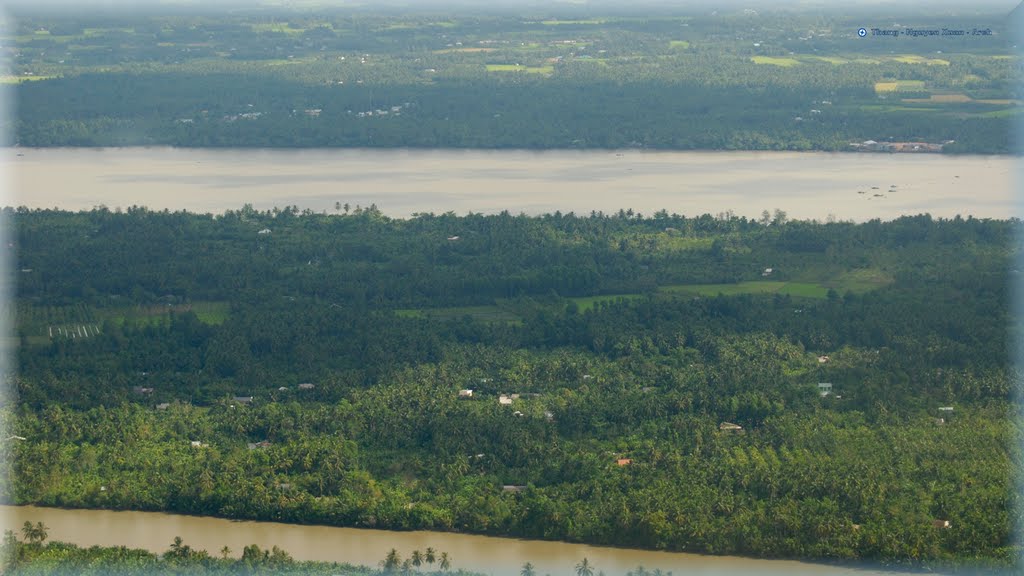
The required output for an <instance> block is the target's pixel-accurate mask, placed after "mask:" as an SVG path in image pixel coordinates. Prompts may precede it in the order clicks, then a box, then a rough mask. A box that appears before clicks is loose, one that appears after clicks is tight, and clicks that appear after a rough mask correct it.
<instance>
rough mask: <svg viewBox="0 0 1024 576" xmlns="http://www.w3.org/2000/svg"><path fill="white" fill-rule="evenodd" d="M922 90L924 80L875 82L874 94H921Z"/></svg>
mask: <svg viewBox="0 0 1024 576" xmlns="http://www.w3.org/2000/svg"><path fill="white" fill-rule="evenodd" d="M924 89H925V88H924V80H893V81H886V82H875V92H876V93H877V94H883V93H886V92H921V91H923V90H924Z"/></svg>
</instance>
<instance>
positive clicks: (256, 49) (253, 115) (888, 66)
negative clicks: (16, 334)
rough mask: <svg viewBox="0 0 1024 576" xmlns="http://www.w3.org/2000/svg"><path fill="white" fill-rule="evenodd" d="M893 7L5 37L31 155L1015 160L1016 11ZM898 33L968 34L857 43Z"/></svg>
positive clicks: (9, 82)
mask: <svg viewBox="0 0 1024 576" xmlns="http://www.w3.org/2000/svg"><path fill="white" fill-rule="evenodd" d="M602 10H605V11H606V12H602ZM886 10H889V11H890V12H891V11H892V9H891V8H889V9H886V8H882V7H879V8H877V9H875V10H874V11H872V12H869V13H864V12H856V11H853V10H851V9H850V8H849V7H845V6H844V7H842V8H840V7H838V6H837V7H833V8H830V9H822V8H810V7H808V8H804V9H801V10H796V11H794V10H791V9H788V8H778V9H776V10H766V11H763V12H762V13H758V12H756V11H753V10H749V9H742V10H741V9H740V8H736V7H722V8H721V11H720V12H719V11H717V10H715V11H712V10H710V9H708V8H707V7H696V8H683V7H675V8H667V7H662V8H652V7H645V8H643V9H637V10H636V11H633V12H630V11H628V10H612V11H609V8H608V7H603V8H601V7H587V6H578V7H559V6H551V7H547V8H541V7H537V6H533V7H529V8H527V7H523V8H521V9H520V11H519V12H512V11H511V9H510V8H505V9H491V10H484V9H481V8H476V9H462V10H458V11H452V10H449V11H444V10H440V9H436V8H435V9H427V8H422V9H419V10H412V9H406V10H404V11H401V12H398V11H394V10H390V11H389V10H386V9H383V8H382V9H380V10H376V11H374V10H370V9H366V8H358V7H353V8H348V9H345V8H335V9H329V8H326V7H325V8H321V9H317V10H312V11H311V10H299V9H293V10H287V9H285V8H277V9H268V8H261V9H257V8H253V9H249V10H242V9H236V10H231V11H228V10H224V11H222V12H214V11H209V10H206V11H196V10H194V9H193V10H192V12H186V11H184V10H183V9H181V8H174V7H164V8H161V9H156V8H154V9H151V10H150V11H138V12H135V13H132V12H124V11H118V12H109V11H104V10H102V9H100V10H97V11H92V12H90V13H82V12H76V11H73V10H72V11H66V12H59V13H58V12H54V11H52V10H51V11H47V10H45V9H41V8H36V9H29V8H26V7H25V6H19V7H15V8H13V16H14V17H15V18H16V19H17V20H16V21H15V23H14V24H12V25H11V26H9V27H8V29H7V30H5V31H4V33H3V35H2V36H0V40H3V41H6V43H7V44H8V45H10V46H13V47H14V50H13V65H12V74H11V75H9V76H7V77H5V78H4V79H3V80H4V82H5V83H6V84H5V86H6V88H8V89H10V90H12V91H13V92H12V96H13V99H14V101H15V102H16V119H15V121H14V122H13V124H12V125H11V126H10V127H11V128H12V129H13V137H14V143H16V144H19V145H22V146H128V145H173V146H201V147H215V146H241V147H252V146H258V147H268V146H271V147H310V146H342V147H455V148H533V149H552V148H634V147H636V148H651V149H677V150H689V149H715V150H852V149H853V148H852V147H851V143H860V142H864V141H867V140H874V141H878V142H890V141H891V142H900V141H918V142H928V143H932V144H936V145H938V144H944V146H943V148H942V151H943V152H950V153H1008V152H1009V151H1010V148H1011V144H1010V136H1009V135H1010V127H1011V124H1012V121H1013V119H1014V118H1015V117H1017V115H1018V114H1019V113H1020V111H1021V109H1022V107H1021V102H1022V95H1021V94H1019V93H1018V92H1019V88H1018V87H1017V84H1016V81H1015V79H1016V78H1019V77H1020V74H1021V62H1020V61H1019V59H1018V58H1016V57H1015V56H1014V55H1013V54H1012V49H1011V44H1012V42H1011V41H1010V38H1009V29H1008V23H1007V19H1006V17H1005V14H987V15H986V14H975V15H970V16H965V15H963V14H953V13H950V14H944V13H942V12H941V11H938V12H936V13H931V14H921V13H918V14H913V15H910V14H907V13H906V12H905V11H904V12H892V13H890V12H886ZM890 19H891V20H896V21H899V22H904V23H905V24H902V25H900V26H901V27H904V28H905V27H916V28H924V29H941V28H952V29H958V30H959V29H963V30H965V32H966V33H967V34H966V35H965V36H958V37H903V38H899V39H882V38H874V37H867V38H859V37H858V36H857V29H858V27H859V26H862V25H864V24H865V23H868V24H870V23H876V24H878V25H881V23H882V22H885V23H886V24H885V25H886V26H888V25H889V20H890ZM979 30H980V31H982V32H986V33H987V34H974V32H975V31H979Z"/></svg>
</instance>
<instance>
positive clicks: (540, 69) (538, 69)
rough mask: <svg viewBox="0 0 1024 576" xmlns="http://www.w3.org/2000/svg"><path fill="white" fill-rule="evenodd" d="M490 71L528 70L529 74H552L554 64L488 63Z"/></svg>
mask: <svg viewBox="0 0 1024 576" xmlns="http://www.w3.org/2000/svg"><path fill="white" fill-rule="evenodd" d="M486 67H487V71H488V72H527V73H529V74H551V73H552V72H554V71H555V67H554V66H523V65H522V64H487V65H486Z"/></svg>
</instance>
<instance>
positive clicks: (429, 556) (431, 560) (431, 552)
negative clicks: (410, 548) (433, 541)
mask: <svg viewBox="0 0 1024 576" xmlns="http://www.w3.org/2000/svg"><path fill="white" fill-rule="evenodd" d="M423 559H424V560H426V561H427V564H430V565H431V566H433V565H434V561H436V560H437V556H434V549H433V548H430V547H428V548H427V553H426V554H424V555H423Z"/></svg>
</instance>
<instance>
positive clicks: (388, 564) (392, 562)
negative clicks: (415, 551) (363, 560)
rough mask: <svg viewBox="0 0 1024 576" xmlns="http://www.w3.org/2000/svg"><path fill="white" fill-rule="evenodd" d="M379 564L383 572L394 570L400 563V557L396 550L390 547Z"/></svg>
mask: <svg viewBox="0 0 1024 576" xmlns="http://www.w3.org/2000/svg"><path fill="white" fill-rule="evenodd" d="M381 564H382V565H383V567H384V571H385V572H394V571H395V570H396V569H397V568H398V567H399V566H400V565H401V564H402V557H401V556H400V555H399V554H398V550H395V549H394V548H392V549H391V551H390V552H388V555H387V556H385V557H384V561H383V562H382V563H381Z"/></svg>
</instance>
